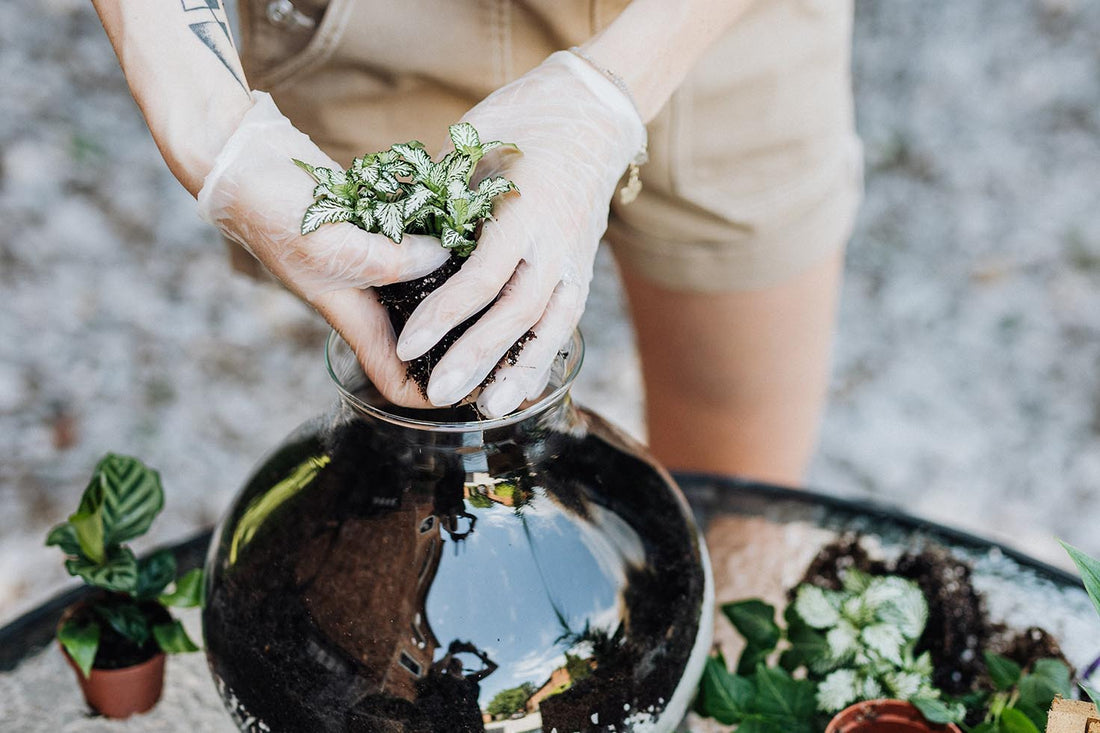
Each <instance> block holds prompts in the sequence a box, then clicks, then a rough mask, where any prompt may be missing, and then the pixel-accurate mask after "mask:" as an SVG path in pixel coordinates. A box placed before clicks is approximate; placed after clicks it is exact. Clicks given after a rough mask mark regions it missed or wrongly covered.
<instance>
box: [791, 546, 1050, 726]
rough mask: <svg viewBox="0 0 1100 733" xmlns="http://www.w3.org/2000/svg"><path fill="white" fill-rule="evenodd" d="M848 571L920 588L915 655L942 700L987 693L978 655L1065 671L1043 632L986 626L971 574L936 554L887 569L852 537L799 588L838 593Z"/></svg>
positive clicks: (821, 557) (827, 551)
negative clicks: (921, 621)
mask: <svg viewBox="0 0 1100 733" xmlns="http://www.w3.org/2000/svg"><path fill="white" fill-rule="evenodd" d="M851 568H855V569H857V570H862V571H863V572H866V573H870V574H872V575H884V574H891V575H900V576H902V577H905V578H908V579H910V580H912V581H914V582H915V583H916V584H917V585H919V586H920V588H921V591H922V592H923V593H924V597H925V598H926V599H927V600H928V623H927V625H926V626H925V630H924V634H922V635H921V638H920V640H919V642H918V643H917V648H916V652H917V653H918V654H922V653H924V652H925V651H927V652H929V653H930V655H931V657H932V663H933V667H934V672H933V675H932V680H933V683H934V684H935V685H936V686H937V687H938V688H939V689H941V690H943V691H944V692H945V693H947V694H948V695H952V696H961V695H965V694H966V693H968V692H971V691H974V690H978V689H991V688H992V683H991V682H990V681H989V676H988V672H987V670H986V664H985V659H984V656H983V654H982V652H983V651H990V652H993V653H995V654H999V655H1002V656H1005V657H1008V658H1009V659H1012V660H1013V661H1015V662H1016V663H1017V664H1019V665H1021V666H1022V667H1025V668H1026V667H1027V666H1028V665H1030V664H1031V663H1033V662H1035V661H1036V660H1038V659H1044V658H1053V659H1059V660H1061V661H1063V662H1066V664H1067V665H1068V661H1067V660H1066V658H1065V656H1064V655H1063V654H1062V651H1061V649H1060V648H1059V646H1058V643H1057V642H1056V641H1055V640H1054V638H1053V637H1052V636H1051V635H1050V634H1049V633H1047V632H1046V631H1044V630H1042V629H1038V628H1030V629H1025V630H1023V631H1014V630H1010V629H1008V628H1007V627H1005V626H1003V625H1000V624H993V623H991V622H990V620H989V616H988V613H987V611H986V608H985V604H984V602H983V599H982V597H981V596H980V595H979V594H978V592H977V590H975V588H974V585H973V583H972V582H971V578H972V569H971V568H970V566H969V565H967V564H966V563H964V562H962V561H960V560H958V559H956V558H954V557H953V556H952V555H951V554H950V553H948V552H947V551H946V550H944V549H942V548H934V547H930V548H926V549H924V550H921V551H920V552H908V553H905V554H904V555H902V556H901V557H899V558H898V559H897V560H896V561H895V562H891V563H887V562H883V561H880V560H874V559H872V558H871V557H870V555H869V554H868V553H867V551H866V550H865V549H864V548H863V547H862V546H861V545H860V543H859V537H858V536H856V535H846V536H844V537H841V538H840V539H838V540H836V541H835V542H833V543H832V544H830V545H827V546H826V547H825V548H823V549H822V550H821V552H820V553H818V556H817V557H816V558H815V559H814V561H813V562H812V563H811V564H810V566H809V568H807V570H806V573H805V575H804V576H803V578H802V582H803V583H811V584H813V585H817V586H820V587H822V588H829V589H833V590H839V589H840V588H841V581H840V577H841V575H842V573H843V572H844V571H846V570H848V569H851ZM792 595H793V590H792ZM1071 669H1072V667H1071ZM968 722H971V721H968Z"/></svg>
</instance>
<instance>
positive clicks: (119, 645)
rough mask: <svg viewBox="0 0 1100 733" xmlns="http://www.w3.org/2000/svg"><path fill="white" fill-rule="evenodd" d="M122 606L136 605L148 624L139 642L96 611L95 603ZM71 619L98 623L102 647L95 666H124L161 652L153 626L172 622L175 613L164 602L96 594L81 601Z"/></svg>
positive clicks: (100, 667)
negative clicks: (142, 641)
mask: <svg viewBox="0 0 1100 733" xmlns="http://www.w3.org/2000/svg"><path fill="white" fill-rule="evenodd" d="M93 604H95V605H98V606H100V607H119V606H123V605H136V606H137V607H138V608H139V609H140V610H141V612H142V613H143V614H144V615H145V618H146V620H147V622H148V624H149V632H150V633H149V639H148V641H146V642H145V643H144V644H142V645H141V646H138V645H137V644H135V643H134V642H132V641H130V639H128V638H126V637H125V636H123V635H122V634H120V633H119V632H117V631H115V629H114V628H112V627H111V625H110V624H108V623H107V622H106V621H105V620H104V619H103V617H102V616H101V615H99V614H98V613H96V611H95V606H94V605H93ZM72 620H73V621H75V622H76V623H78V624H82V625H83V624H88V623H95V624H96V625H98V626H99V648H98V649H97V651H96V655H95V661H94V662H93V663H92V668H93V669H104V670H110V669H125V668H126V667H132V666H134V665H137V664H141V663H142V662H146V661H148V660H150V659H152V658H153V657H155V656H156V655H157V654H159V653H160V651H161V649H160V646H159V645H158V644H157V640H156V639H155V638H154V637H153V635H152V629H153V627H154V626H156V625H158V624H167V623H171V622H172V616H171V615H170V614H169V613H168V611H167V610H165V608H164V606H162V605H160V604H159V603H157V602H155V601H143V602H135V601H134V600H133V599H131V598H130V597H129V596H121V595H116V594H112V595H108V596H104V597H97V598H95V599H94V600H92V601H89V602H87V603H84V604H81V605H80V606H78V607H77V608H76V609H75V610H74V611H73V614H72Z"/></svg>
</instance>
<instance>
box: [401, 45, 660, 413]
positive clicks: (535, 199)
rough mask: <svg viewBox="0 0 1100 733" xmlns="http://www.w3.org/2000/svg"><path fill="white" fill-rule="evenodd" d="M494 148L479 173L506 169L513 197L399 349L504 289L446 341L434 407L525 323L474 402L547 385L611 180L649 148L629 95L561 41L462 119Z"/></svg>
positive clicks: (426, 339)
mask: <svg viewBox="0 0 1100 733" xmlns="http://www.w3.org/2000/svg"><path fill="white" fill-rule="evenodd" d="M463 121H465V122H470V123H472V124H473V125H474V127H476V128H477V130H478V131H479V133H480V134H481V137H482V139H483V140H505V141H507V142H512V143H515V144H516V145H517V146H518V147H519V149H520V151H521V152H522V154H521V155H517V154H515V153H514V152H509V151H507V150H506V149H498V150H496V151H493V152H492V153H490V154H489V155H487V156H486V159H485V161H483V163H482V166H481V168H479V170H478V177H479V178H481V177H485V176H490V175H502V176H504V177H505V178H508V179H510V180H511V181H513V182H514V183H515V184H516V186H517V188H518V189H519V194H520V195H519V196H509V197H507V198H506V199H504V200H502V201H500V202H499V203H498V204H497V206H496V208H495V210H494V212H493V214H494V220H492V221H487V222H486V223H485V225H484V227H483V230H482V232H481V236H480V238H479V239H478V245H477V249H475V250H474V252H473V254H472V255H471V256H470V257H469V259H468V260H467V262H466V263H464V264H463V265H462V269H461V270H460V271H459V272H458V273H457V274H456V275H454V276H452V277H451V278H450V279H449V280H448V281H447V282H446V283H444V284H443V285H442V286H441V287H440V288H438V289H437V290H436V291H435V292H433V293H432V294H431V295H429V296H428V297H427V298H426V299H425V300H424V302H423V303H421V304H420V306H419V307H418V308H417V309H416V310H415V311H414V312H413V314H412V316H411V317H410V318H409V321H408V323H407V324H406V326H405V328H404V329H403V330H402V332H401V335H400V338H399V339H398V342H397V354H398V355H399V356H400V357H401V358H402V359H405V360H409V359H414V358H416V357H418V356H420V355H422V354H423V353H425V352H426V351H428V349H430V348H431V347H432V346H433V345H435V343H436V342H438V341H439V339H440V338H442V336H443V335H444V334H446V333H447V332H448V331H449V330H451V329H452V328H453V327H455V326H456V325H458V324H460V323H462V322H463V321H464V320H466V319H467V318H469V317H470V316H472V315H473V314H475V313H477V312H478V311H479V310H481V309H482V308H484V307H485V306H486V305H488V304H489V303H491V302H492V301H493V300H494V299H495V298H497V296H498V294H499V299H497V301H496V303H495V304H494V305H493V306H492V308H490V309H489V310H488V311H487V312H486V313H485V314H484V315H483V316H482V317H481V318H480V319H478V321H477V322H476V323H475V324H474V325H473V326H471V327H470V329H469V330H468V331H466V333H464V334H463V335H462V337H461V338H459V339H458V341H456V342H455V344H454V345H453V346H452V347H451V348H450V349H449V350H448V351H447V353H446V354H445V355H444V356H443V358H442V359H441V360H440V362H439V363H438V364H437V365H436V367H435V369H434V371H433V372H432V376H431V379H430V381H429V383H428V399H429V400H430V401H431V402H432V404H435V405H439V406H442V405H448V404H452V403H454V402H458V401H459V400H461V399H462V398H464V397H466V396H467V395H468V394H470V393H471V392H472V391H473V390H474V389H475V388H476V387H477V385H479V384H480V383H481V382H482V381H483V380H484V379H485V376H486V375H487V374H489V372H490V371H492V370H493V368H494V367H496V366H497V364H498V363H499V362H500V361H501V357H503V356H504V354H505V353H506V352H507V351H508V349H509V348H510V347H511V346H512V344H513V343H515V342H516V340H517V339H519V338H520V337H521V336H523V334H525V333H526V332H527V331H528V329H532V330H533V331H534V333H535V336H536V338H535V339H533V340H531V341H530V342H528V343H527V344H526V345H525V346H524V347H523V350H522V351H521V352H520V354H519V357H518V360H517V362H516V363H515V364H514V365H509V364H506V363H504V364H502V365H501V368H500V369H499V370H498V371H497V372H496V376H495V378H494V380H493V382H492V383H491V384H489V385H488V386H487V387H486V388H485V389H484V390H483V391H482V393H481V394H480V396H479V397H478V400H477V404H478V407H479V408H480V409H481V411H482V412H483V413H485V414H486V415H488V416H491V417H495V416H501V415H504V414H506V413H507V412H510V411H511V410H513V409H514V408H515V407H517V406H518V405H519V404H520V403H521V402H522V401H523V400H524V399H528V398H535V397H537V396H538V395H539V394H540V393H541V392H542V390H543V389H544V388H545V386H546V382H547V379H548V377H549V373H550V366H551V364H552V362H553V359H554V357H555V356H556V355H557V352H558V350H559V349H560V348H561V347H562V346H563V345H564V344H565V342H566V341H567V340H568V339H569V337H570V336H571V335H572V332H573V330H574V328H576V325H577V322H578V321H579V320H580V317H581V313H582V312H583V311H584V303H585V299H586V298H587V297H588V285H589V281H590V280H591V278H592V262H593V259H594V258H595V254H596V249H597V246H598V245H599V242H600V237H601V236H602V235H603V233H604V231H605V230H606V229H607V217H608V210H609V207H610V203H611V197H612V195H613V193H614V190H615V184H616V183H617V182H618V180H619V178H620V177H621V176H622V174H623V172H624V171H625V170H626V169H627V166H628V164H629V163H630V162H631V161H632V160H634V158H635V156H637V155H638V153H639V151H641V150H643V149H644V144H645V126H644V125H643V124H642V121H641V118H640V117H639V115H638V112H637V111H636V109H635V108H634V104H633V102H632V101H631V100H630V98H629V97H628V96H627V94H626V93H625V92H624V91H622V90H620V89H619V88H618V87H617V86H616V85H615V83H613V82H612V81H611V80H610V79H609V78H608V77H606V76H604V74H602V73H601V72H600V71H598V70H597V69H596V68H595V67H594V66H592V65H590V64H589V63H587V62H586V61H584V60H582V59H580V58H578V57H577V56H575V55H573V54H572V53H569V52H566V51H559V52H557V53H555V54H552V55H551V56H550V57H548V58H547V59H546V61H544V62H543V63H542V64H540V65H539V66H538V67H536V68H535V69H533V70H532V71H530V72H529V73H527V74H525V75H524V76H522V77H520V78H519V79H517V80H516V81H514V82H512V83H511V84H508V85H506V86H504V87H502V88H501V89H499V90H497V91H496V92H493V93H492V94H491V95H489V96H488V97H486V98H485V100H483V101H482V102H480V103H479V104H478V105H477V106H476V107H474V108H473V109H471V110H470V111H469V112H468V113H466V115H465V116H464V117H463Z"/></svg>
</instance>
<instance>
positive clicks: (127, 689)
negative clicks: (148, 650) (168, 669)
mask: <svg viewBox="0 0 1100 733" xmlns="http://www.w3.org/2000/svg"><path fill="white" fill-rule="evenodd" d="M59 646H60V644H59ZM61 653H62V654H64V655H65V660H66V661H67V662H68V663H69V666H70V667H72V668H73V672H75V673H76V679H77V682H79V683H80V691H81V692H83V693H84V699H85V700H86V701H87V703H88V705H90V706H91V707H92V709H93V710H96V711H97V712H99V713H101V714H103V715H105V716H106V717H108V718H128V717H130V716H131V715H133V714H134V713H147V712H149V711H150V710H152V709H153V706H154V705H156V704H157V701H158V700H160V693H161V690H162V689H163V687H164V654H163V653H160V654H157V655H156V656H155V657H153V658H152V659H148V660H146V661H144V662H142V663H141V664H135V665H133V666H132V667H123V668H122V669H96V668H95V667H93V668H92V672H91V674H90V675H88V676H87V677H85V676H84V675H83V674H81V672H80V668H79V667H77V666H76V662H74V661H73V659H72V657H70V656H69V653H68V652H66V651H65V649H64V647H62V648H61Z"/></svg>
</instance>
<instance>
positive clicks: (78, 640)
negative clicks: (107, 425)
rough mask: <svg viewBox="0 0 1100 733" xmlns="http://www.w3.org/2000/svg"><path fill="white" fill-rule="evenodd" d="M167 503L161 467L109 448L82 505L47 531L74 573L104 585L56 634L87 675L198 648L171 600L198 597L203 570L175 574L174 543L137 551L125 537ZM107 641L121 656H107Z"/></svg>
mask: <svg viewBox="0 0 1100 733" xmlns="http://www.w3.org/2000/svg"><path fill="white" fill-rule="evenodd" d="M163 506H164V490H163V488H162V487H161V483H160V476H159V474H158V473H157V472H156V471H154V470H152V469H150V468H148V467H147V466H145V465H144V464H143V463H142V462H141V461H139V460H137V459H136V458H130V457H128V456H121V455H115V454H108V455H106V456H105V457H104V458H103V459H102V460H100V461H99V463H98V464H97V465H96V467H95V471H94V472H93V474H92V478H91V481H90V482H89V484H88V487H87V488H86V489H85V490H84V494H83V496H81V499H80V505H79V507H78V508H77V510H76V512H74V513H73V514H72V515H71V516H70V517H69V518H68V521H66V522H63V523H61V524H59V525H57V526H56V527H54V528H53V529H52V530H50V533H49V535H48V536H47V538H46V544H47V545H56V546H58V547H60V548H61V551H62V552H64V553H65V556H66V560H65V568H66V569H67V570H68V571H69V573H70V574H71V575H74V576H76V577H79V578H82V579H83V580H84V581H85V582H86V583H87V584H88V585H90V586H93V587H95V588H98V589H100V590H101V591H102V593H101V594H99V595H98V596H93V600H92V601H90V602H88V603H85V604H82V605H81V606H80V607H79V609H78V610H77V612H76V613H74V614H72V615H71V616H70V618H69V619H68V620H67V621H66V622H64V623H63V624H62V626H61V627H60V628H59V629H58V640H59V641H60V642H61V645H62V646H63V647H64V648H65V651H66V652H68V654H69V656H70V657H71V658H72V660H73V662H74V663H75V664H76V666H77V667H78V668H79V669H80V671H81V672H82V673H83V675H84V676H85V677H87V676H88V675H89V673H90V672H91V670H92V668H93V666H95V667H118V666H124V661H130V660H132V661H133V662H137V661H142V657H143V656H144V657H148V656H152V655H153V654H155V653H156V651H157V650H160V651H164V652H166V653H174V652H189V651H197V649H198V647H197V646H196V645H195V643H194V642H193V641H191V639H190V638H189V637H188V636H187V632H186V631H184V628H183V626H182V625H181V624H180V622H179V621H178V620H175V619H173V618H172V616H171V614H170V613H169V612H168V611H167V607H168V606H179V607H187V606H197V605H199V603H200V600H201V593H202V571H201V570H198V569H196V570H192V571H191V572H189V573H187V574H186V575H184V576H182V577H180V578H178V579H177V577H176V559H175V557H174V555H173V554H172V552H171V551H170V550H161V551H159V552H154V553H152V554H151V555H149V556H147V557H144V558H141V559H138V558H137V557H136V556H135V555H134V552H133V550H131V549H130V547H129V546H128V545H127V544H126V543H127V542H130V541H131V540H134V539H136V538H138V537H140V536H141V535H143V534H145V532H146V531H148V529H149V527H150V525H151V524H152V523H153V520H154V519H155V518H156V516H157V514H159V513H160V511H161V509H162V508H163ZM170 586H172V587H171V590H169V587H170ZM108 641H110V642H111V643H110V644H109V646H110V650H111V653H112V654H114V655H115V656H121V657H122V658H123V659H122V660H120V659H106V658H104V654H103V652H104V647H105V646H107V644H106V642H108ZM127 645H129V648H127ZM150 652H151V653H150Z"/></svg>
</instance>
